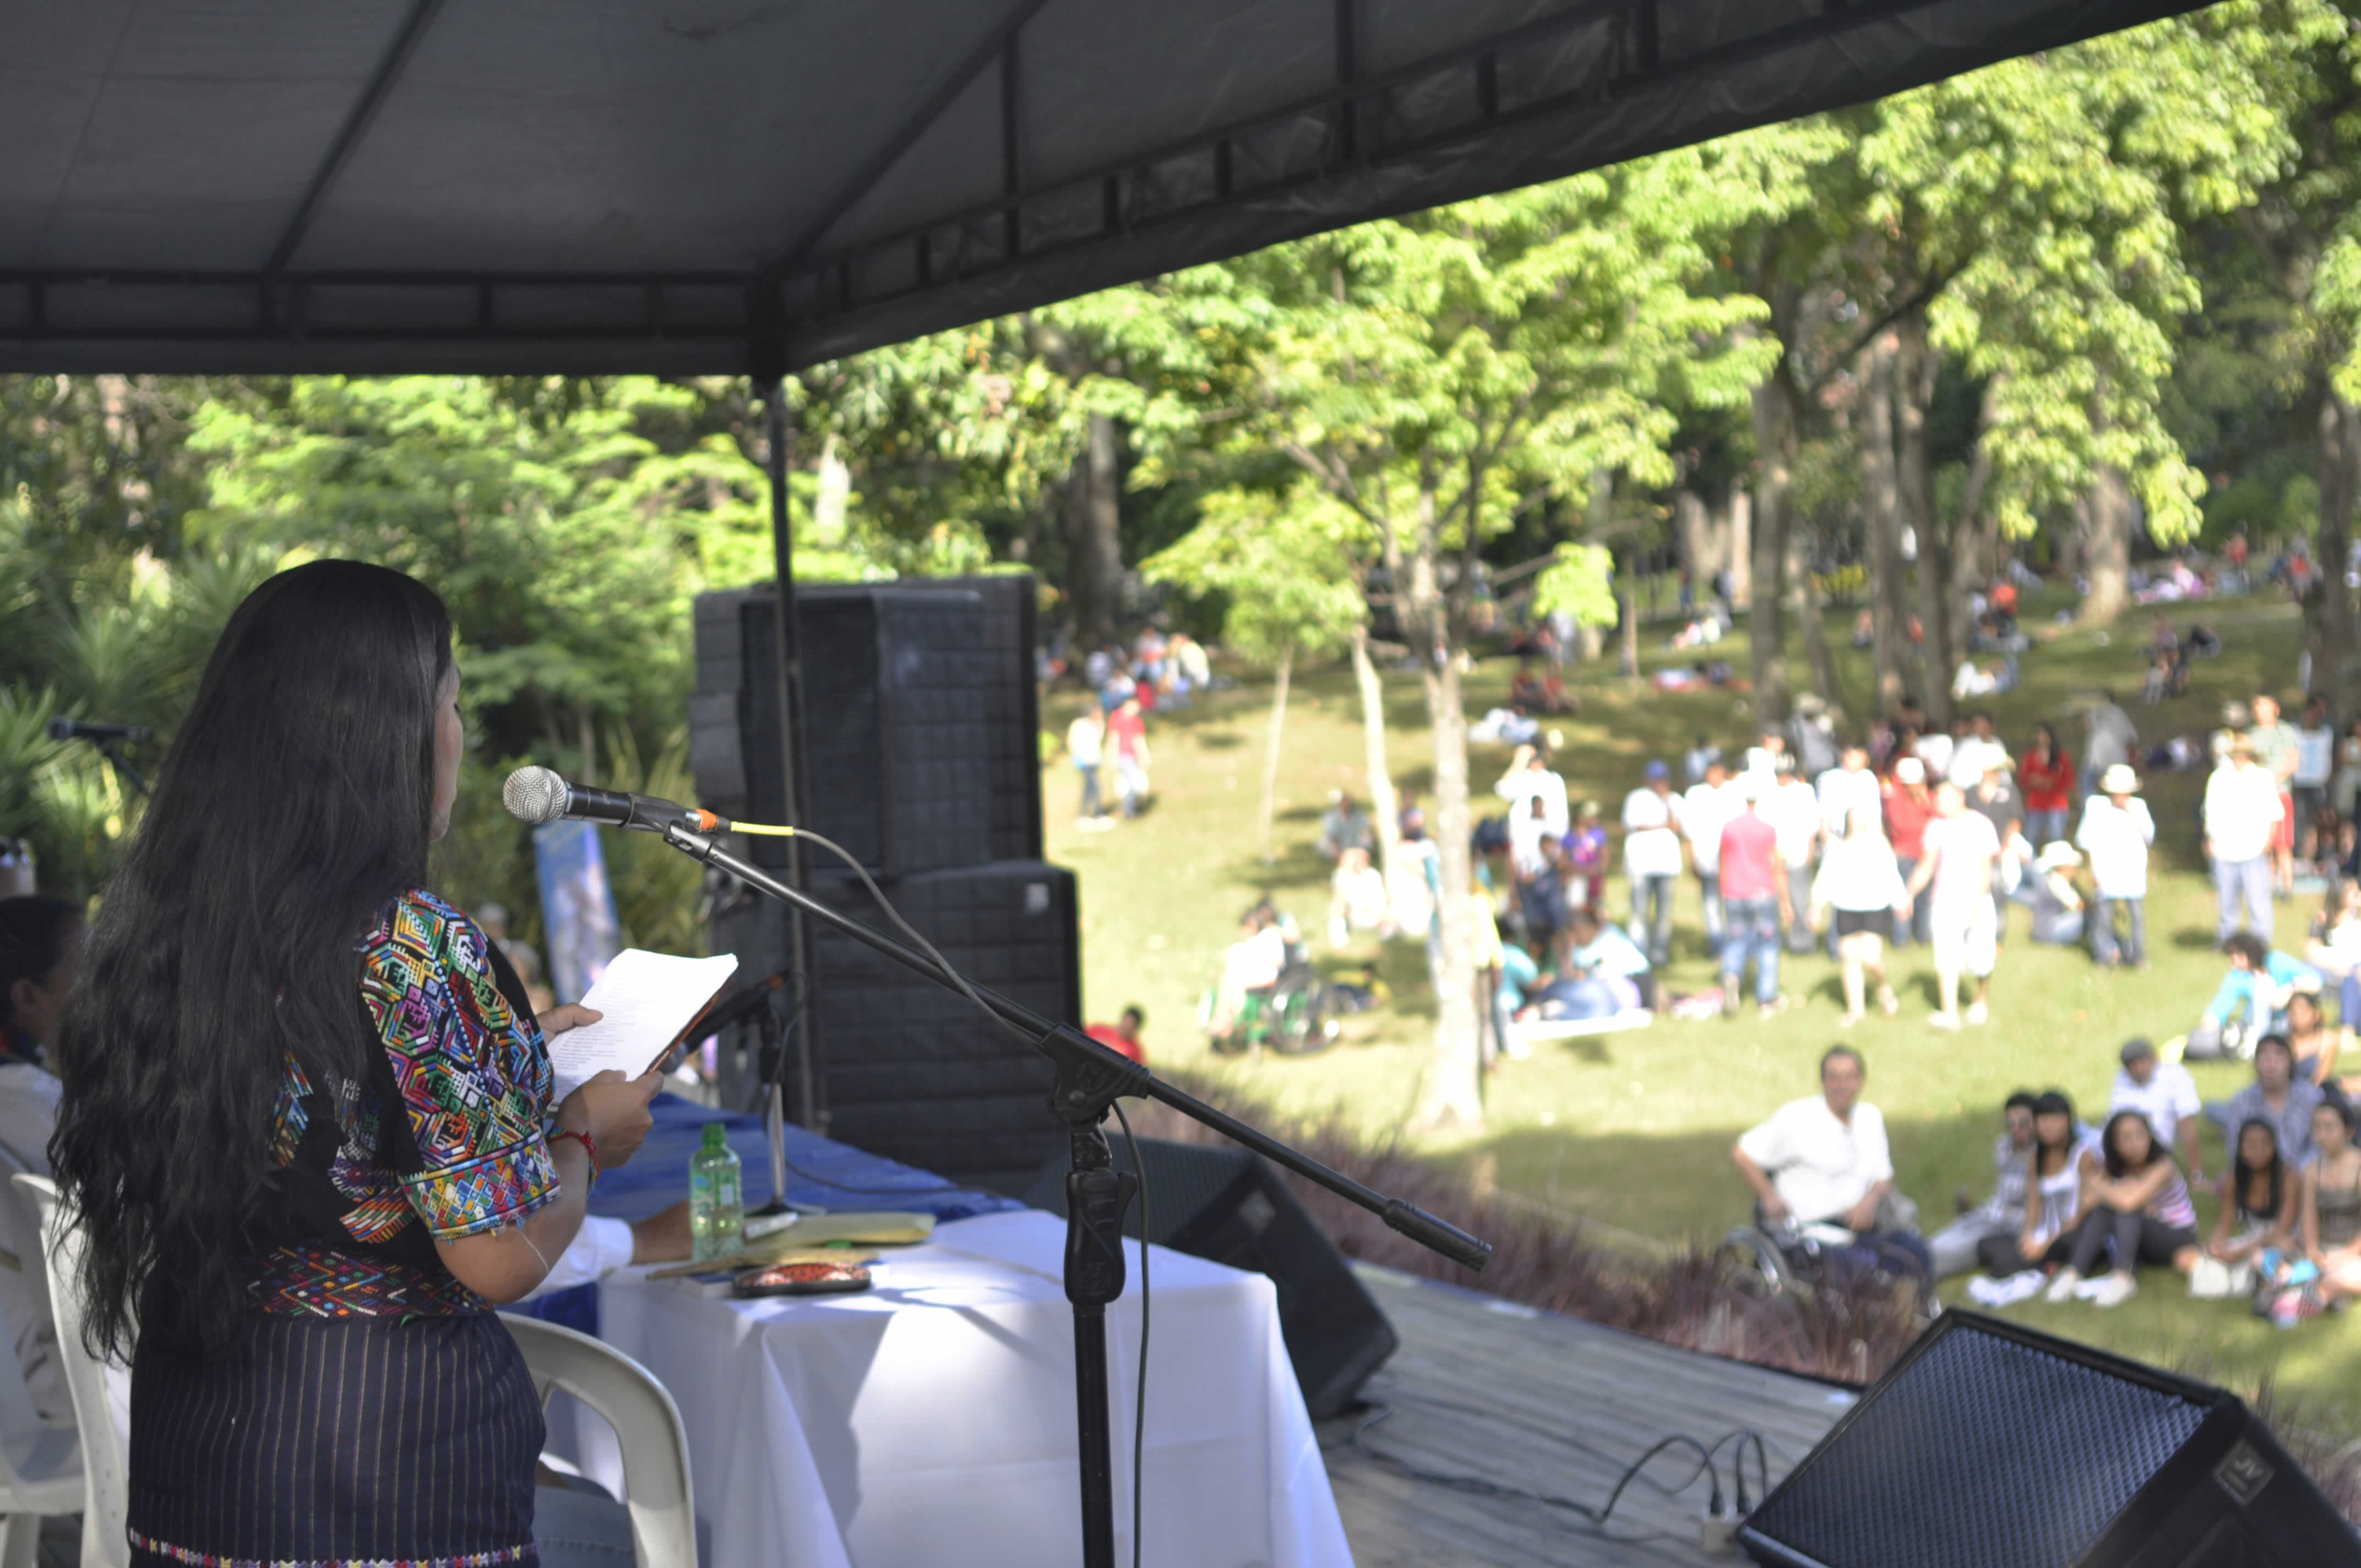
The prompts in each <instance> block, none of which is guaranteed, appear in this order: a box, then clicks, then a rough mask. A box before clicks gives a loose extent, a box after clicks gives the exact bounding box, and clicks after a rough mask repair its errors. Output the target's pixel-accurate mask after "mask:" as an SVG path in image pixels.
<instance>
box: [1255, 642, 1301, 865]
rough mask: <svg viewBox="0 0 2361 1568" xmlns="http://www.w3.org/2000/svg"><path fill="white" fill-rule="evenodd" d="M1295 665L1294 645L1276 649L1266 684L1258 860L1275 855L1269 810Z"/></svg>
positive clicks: (1275, 801) (1276, 797)
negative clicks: (1289, 680) (1276, 660)
mask: <svg viewBox="0 0 2361 1568" xmlns="http://www.w3.org/2000/svg"><path fill="white" fill-rule="evenodd" d="M1294 668H1295V644H1294V643H1292V642H1290V643H1289V644H1287V646H1285V647H1284V648H1281V649H1280V650H1279V668H1278V670H1277V672H1276V674H1275V676H1274V678H1273V679H1272V681H1271V685H1270V735H1269V738H1268V740H1265V741H1264V742H1263V749H1262V863H1263V864H1264V865H1268V864H1270V863H1271V862H1272V861H1275V860H1277V859H1278V858H1279V856H1278V854H1277V853H1276V852H1275V851H1274V850H1272V849H1271V841H1270V824H1271V811H1272V808H1273V807H1274V806H1276V805H1277V804H1278V801H1279V740H1280V739H1281V738H1282V737H1283V736H1284V735H1285V734H1286V732H1287V678H1288V676H1289V674H1291V673H1292V672H1293V670H1294Z"/></svg>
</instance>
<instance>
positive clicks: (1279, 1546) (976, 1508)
mask: <svg viewBox="0 0 2361 1568" xmlns="http://www.w3.org/2000/svg"><path fill="white" fill-rule="evenodd" d="M1064 1245H1065V1224H1064V1222H1062V1221H1060V1220H1057V1219H1054V1218H1052V1217H1050V1216H1049V1215H1047V1214H1043V1213H1040V1212H1035V1211H1030V1210H1027V1211H1026V1212H1021V1213H1002V1214H987V1215H983V1216H980V1217H978V1218H975V1219H971V1220H960V1221H956V1222H953V1223H949V1224H946V1225H943V1226H942V1227H940V1228H939V1229H938V1230H937V1231H936V1232H935V1237H934V1240H933V1241H932V1242H931V1243H929V1244H928V1245H924V1246H919V1247H913V1248H908V1249H902V1250H895V1251H892V1252H890V1253H889V1254H888V1261H887V1262H886V1263H885V1264H884V1267H883V1269H882V1272H881V1274H880V1277H879V1279H878V1283H877V1285H876V1287H875V1288H873V1289H872V1290H869V1291H866V1292H863V1293H862V1294H859V1295H851V1296H833V1297H828V1296H822V1297H788V1298H780V1299H771V1300H763V1301H737V1300H731V1299H707V1298H700V1297H697V1296H694V1295H691V1294H689V1293H687V1292H686V1291H684V1290H681V1289H678V1288H675V1287H673V1286H671V1285H669V1284H664V1283H650V1282H648V1281H646V1280H643V1279H640V1278H637V1277H633V1276H631V1275H625V1276H622V1277H617V1278H613V1279H610V1280H609V1281H608V1282H607V1283H606V1284H605V1285H603V1286H601V1287H600V1292H599V1317H600V1332H601V1333H602V1334H603V1336H604V1337H605V1338H606V1340H607V1341H608V1343H611V1344H613V1345H615V1346H616V1347H617V1348H618V1349H620V1350H622V1351H624V1352H626V1353H627V1354H631V1355H632V1356H634V1357H636V1358H637V1359H638V1360H639V1361H640V1362H641V1363H642V1364H643V1365H646V1366H647V1367H648V1368H649V1370H651V1371H652V1372H653V1373H654V1374H655V1375H656V1376H657V1377H659V1378H661V1379H662V1380H663V1382H664V1386H665V1387H668V1388H670V1389H671V1390H672V1394H673V1398H675V1400H676V1401H678V1403H679V1405H680V1410H681V1416H682V1420H684V1421H685V1422H686V1426H687V1429H688V1442H689V1453H690V1463H691V1467H692V1473H693V1475H694V1478H695V1485H696V1491H697V1517H698V1520H699V1525H700V1529H701V1532H702V1533H703V1534H704V1536H705V1542H706V1558H705V1561H706V1564H707V1568H769V1565H771V1564H781V1565H784V1568H939V1565H943V1564H954V1563H955V1564H959V1565H961V1568H992V1565H994V1564H1007V1565H1008V1568H1055V1565H1058V1564H1065V1563H1080V1562H1081V1560H1082V1525H1081V1519H1080V1482H1079V1480H1078V1479H1077V1476H1076V1472H1075V1464H1074V1376H1073V1358H1074V1352H1073V1332H1072V1327H1071V1318H1070V1316H1069V1311H1070V1309H1069V1308H1068V1306H1067V1304H1066V1299H1065V1292H1064V1288H1063V1285H1062V1261H1061V1259H1062V1255H1063V1249H1064ZM1129 1251H1130V1258H1129V1264H1130V1269H1129V1278H1128V1280H1127V1282H1126V1288H1125V1292H1124V1297H1123V1299H1122V1300H1120V1301H1119V1302H1117V1303H1116V1304H1115V1306H1114V1307H1112V1308H1110V1309H1109V1310H1108V1312H1107V1340H1108V1348H1109V1351H1110V1354H1111V1357H1112V1361H1113V1366H1112V1368H1111V1379H1112V1382H1113V1384H1114V1386H1115V1404H1114V1425H1115V1434H1116V1435H1115V1519H1116V1527H1117V1531H1118V1535H1117V1543H1116V1544H1117V1550H1118V1554H1119V1556H1120V1558H1121V1560H1122V1561H1123V1562H1124V1563H1129V1562H1130V1560H1131V1540H1130V1535H1131V1521H1132V1503H1131V1499H1132V1485H1131V1431H1132V1410H1133V1391H1134V1387H1135V1379H1136V1377H1137V1368H1138V1360H1137V1351H1138V1344H1139V1255H1138V1250H1137V1244H1136V1243H1135V1244H1131V1245H1130V1248H1129ZM1150 1266H1151V1269H1152V1277H1151V1280H1150V1283H1151V1285H1152V1286H1153V1288H1154V1297H1153V1307H1152V1311H1153V1315H1152V1317H1151V1320H1150V1331H1151V1332H1150V1350H1149V1363H1148V1459H1147V1469H1148V1492H1147V1509H1146V1516H1145V1517H1146V1534H1147V1552H1146V1556H1145V1561H1146V1562H1147V1563H1151V1564H1156V1565H1158V1568H1330V1565H1337V1564H1349V1563H1351V1561H1352V1556H1351V1552H1350V1550H1349V1549H1348V1548H1347V1546H1346V1545H1345V1532H1344V1527H1343V1525H1342V1523H1341V1522H1340V1521H1339V1519H1337V1515H1336V1502H1335V1498H1334V1496H1333V1495H1332V1494H1331V1492H1330V1491H1329V1488H1328V1473H1327V1470H1326V1468H1325V1467H1324V1466H1323V1464H1322V1462H1321V1457H1320V1451H1319V1445H1318V1443H1317V1442H1316V1441H1315V1440H1314V1438H1313V1435H1312V1426H1311V1423H1310V1421H1309V1420H1308V1419H1307V1418H1306V1417H1305V1414H1304V1409H1303V1398H1302V1394H1301V1391H1300V1390H1299V1389H1298V1388H1297V1387H1296V1382H1295V1376H1294V1374H1293V1372H1292V1370H1291V1369H1290V1366H1289V1365H1288V1360H1287V1347H1286V1344H1285V1343H1284V1342H1283V1341H1282V1340H1281V1339H1280V1337H1279V1311H1278V1305H1277V1298H1276V1296H1275V1294H1274V1292H1273V1290H1272V1288H1271V1284H1270V1281H1269V1280H1268V1279H1266V1278H1264V1277H1262V1276H1260V1275H1257V1274H1246V1273H1241V1272H1239V1271H1238V1270H1236V1269H1232V1268H1226V1267H1224V1266H1221V1265H1219V1264H1214V1263H1208V1262H1206V1261H1204V1260H1203V1259H1202V1258H1195V1257H1190V1256H1186V1255H1182V1254H1180V1253H1174V1252H1169V1251H1167V1250H1165V1249H1164V1248H1162V1247H1158V1248H1156V1249H1155V1250H1154V1255H1153V1257H1152V1259H1151V1265H1150ZM600 1435H603V1434H600ZM610 1441H611V1440H610ZM586 1446H587V1447H589V1448H597V1447H603V1446H606V1445H604V1444H596V1443H592V1444H588V1445H586ZM585 1457H586V1460H589V1459H590V1455H589V1454H588V1453H586V1455H585ZM586 1468H587V1469H589V1470H590V1471H591V1472H592V1473H593V1474H596V1473H598V1471H600V1470H603V1469H605V1468H606V1466H605V1465H604V1464H598V1463H596V1462H595V1461H593V1462H590V1463H587V1464H586Z"/></svg>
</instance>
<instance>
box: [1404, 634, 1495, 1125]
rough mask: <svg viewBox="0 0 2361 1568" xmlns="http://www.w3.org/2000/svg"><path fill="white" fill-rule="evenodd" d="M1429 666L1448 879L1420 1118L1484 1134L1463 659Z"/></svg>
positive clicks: (1441, 901) (1440, 850) (1440, 852)
mask: <svg viewBox="0 0 2361 1568" xmlns="http://www.w3.org/2000/svg"><path fill="white" fill-rule="evenodd" d="M1454 652H1456V650H1455V651H1454ZM1424 673H1425V680H1426V710H1427V717H1428V718H1429V720H1430V721H1431V722H1432V724H1433V729H1434V819H1435V831H1434V847H1435V850H1436V851H1437V856H1438V858H1439V860H1440V861H1441V865H1440V867H1439V868H1438V869H1439V870H1440V872H1441V877H1440V879H1439V880H1440V881H1441V882H1442V884H1443V886H1442V892H1441V895H1440V896H1439V897H1438V898H1437V900H1436V909H1437V912H1438V913H1439V914H1440V916H1441V917H1442V929H1443V953H1442V959H1441V961H1440V962H1438V963H1437V964H1436V965H1435V971H1436V973H1435V984H1436V987H1437V991H1438V994H1437V995H1436V997H1435V999H1434V1060H1433V1064H1432V1065H1431V1066H1430V1067H1429V1069H1428V1070H1427V1073H1426V1077H1425V1080H1424V1082H1423V1084H1422V1088H1421V1091H1420V1104H1419V1111H1418V1118H1417V1120H1418V1124H1419V1125H1420V1126H1421V1127H1422V1128H1424V1129H1427V1130H1430V1131H1436V1132H1453V1133H1477V1132H1481V1131H1483V1128H1484V1090H1483V1070H1482V1061H1481V1058H1480V1056H1479V1047H1480V1038H1481V1036H1480V1035H1479V1029H1480V1027H1481V1025H1480V1024H1479V1022H1478V1020H1477V1012H1476V942H1475V933H1474V931H1473V930H1472V929H1470V927H1471V925H1472V916H1473V913H1474V912H1473V911H1472V910H1471V909H1470V908H1469V907H1468V897H1469V892H1468V890H1469V889H1470V888H1471V887H1473V886H1474V884H1475V883H1474V875H1473V871H1474V868H1473V865H1472V863H1471V861H1470V851H1469V847H1468V833H1469V831H1470V828H1471V824H1470V822H1469V819H1468V806H1467V718H1466V710H1465V708H1464V707H1463V706H1462V704H1461V700H1460V692H1459V661H1458V660H1457V658H1455V657H1453V658H1446V659H1444V661H1443V662H1442V663H1441V664H1440V665H1439V666H1438V665H1436V664H1434V663H1432V662H1430V663H1428V664H1427V665H1426V667H1425V672H1424Z"/></svg>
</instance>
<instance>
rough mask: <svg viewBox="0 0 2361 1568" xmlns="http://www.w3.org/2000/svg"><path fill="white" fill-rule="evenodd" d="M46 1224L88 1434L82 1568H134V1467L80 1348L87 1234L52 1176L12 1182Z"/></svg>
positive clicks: (60, 1319)
mask: <svg viewBox="0 0 2361 1568" xmlns="http://www.w3.org/2000/svg"><path fill="white" fill-rule="evenodd" d="M11 1180H12V1181H14V1182H15V1183H16V1190H18V1191H20V1192H22V1193H23V1194H24V1195H25V1196H26V1197H27V1199H29V1200H30V1201H31V1202H32V1205H33V1211H34V1212H35V1213H36V1214H38V1216H39V1218H40V1226H41V1255H42V1256H43V1257H44V1258H45V1259H47V1261H48V1266H49V1305H50V1307H51V1308H52V1309H53V1310H54V1311H55V1312H56V1315H57V1324H58V1354H59V1355H60V1357H61V1358H62V1359H63V1361H64V1363H65V1369H66V1389H67V1392H68V1393H70V1394H71V1396H72V1398H73V1411H74V1424H75V1426H77V1427H78V1428H80V1429H81V1431H82V1563H83V1568H93V1565H94V1564H104V1568H130V1563H131V1543H130V1539H129V1537H128V1536H127V1535H126V1533H125V1531H126V1527H127V1521H128V1519H129V1514H130V1490H129V1486H128V1484H127V1477H128V1472H129V1470H130V1464H129V1462H128V1459H127V1456H126V1454H125V1453H124V1444H123V1437H122V1434H121V1433H120V1432H118V1431H116V1430H115V1416H114V1414H113V1412H112V1411H111V1410H110V1409H108V1408H107V1407H108V1401H107V1397H106V1368H105V1366H104V1365H103V1364H102V1363H101V1362H100V1361H99V1360H98V1359H97V1358H96V1357H94V1356H93V1355H92V1354H90V1353H89V1352H88V1351H87V1350H85V1349H83V1348H82V1233H81V1232H80V1231H78V1230H75V1229H74V1228H73V1227H72V1226H71V1225H70V1224H69V1223H67V1221H66V1217H65V1215H64V1214H63V1212H61V1211H60V1207H59V1204H58V1184H57V1183H56V1182H54V1181H52V1180H50V1179H49V1178H48V1177H46V1176H29V1175H24V1174H21V1173H20V1174H18V1175H16V1176H15V1177H12V1178H11Z"/></svg>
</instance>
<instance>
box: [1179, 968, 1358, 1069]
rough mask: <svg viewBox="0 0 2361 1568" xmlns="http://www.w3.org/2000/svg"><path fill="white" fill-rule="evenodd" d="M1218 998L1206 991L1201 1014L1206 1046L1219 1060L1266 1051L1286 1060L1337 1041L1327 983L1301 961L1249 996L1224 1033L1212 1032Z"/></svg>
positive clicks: (1312, 1054)
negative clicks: (1204, 1026)
mask: <svg viewBox="0 0 2361 1568" xmlns="http://www.w3.org/2000/svg"><path fill="white" fill-rule="evenodd" d="M1214 1005H1215V998H1214V996H1213V992H1206V994H1205V998H1204V1002H1203V1004H1202V1010H1201V1012H1202V1017H1203V1018H1204V1020H1205V1025H1206V1044H1207V1046H1208V1047H1211V1048H1212V1050H1213V1053H1214V1054H1215V1055H1216V1056H1225V1057H1235V1056H1245V1055H1247V1054H1248V1053H1250V1052H1255V1051H1263V1050H1268V1051H1271V1052H1274V1053H1276V1054H1277V1055H1279V1056H1283V1057H1308V1056H1317V1055H1318V1054H1319V1053H1320V1052H1322V1051H1324V1050H1326V1049H1327V1048H1328V1047H1330V1046H1333V1045H1334V1044H1335V1043H1336V1036H1337V1035H1338V1033H1339V1032H1340V1028H1341V1026H1340V1025H1338V1023H1337V1022H1336V1020H1335V1019H1334V1018H1331V1017H1329V1016H1328V982H1327V981H1325V980H1323V979H1322V978H1321V975H1320V971H1319V970H1315V969H1313V968H1312V966H1311V965H1310V964H1309V963H1306V962H1303V961H1302V960H1301V959H1297V960H1294V961H1290V963H1289V964H1288V966H1287V967H1286V968H1285V969H1283V970H1279V979H1278V981H1276V982H1274V983H1273V984H1270V985H1268V986H1257V987H1256V988H1255V989H1253V990H1251V991H1249V992H1246V1000H1245V1001H1244V1003H1241V1004H1240V1006H1239V1008H1238V1014H1237V1016H1236V1017H1235V1019H1233V1020H1231V1023H1230V1026H1229V1029H1228V1030H1227V1031H1226V1032H1222V1033H1217V1032H1215V1031H1214V1030H1213V1008H1214Z"/></svg>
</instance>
